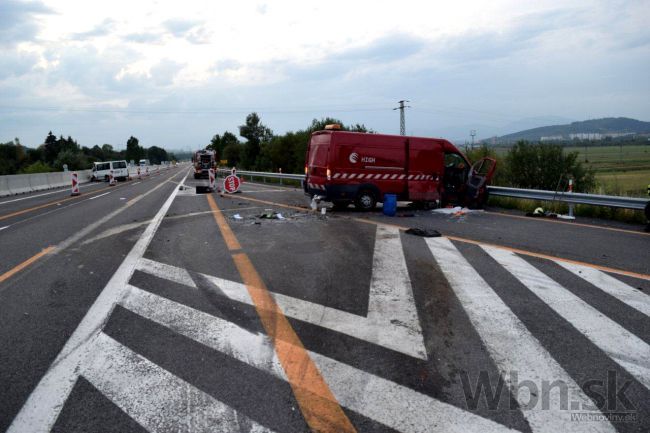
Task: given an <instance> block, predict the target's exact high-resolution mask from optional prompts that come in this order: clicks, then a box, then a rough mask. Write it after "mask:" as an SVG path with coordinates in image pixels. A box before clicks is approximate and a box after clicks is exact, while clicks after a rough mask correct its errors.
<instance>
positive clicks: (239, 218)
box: [232, 213, 244, 220]
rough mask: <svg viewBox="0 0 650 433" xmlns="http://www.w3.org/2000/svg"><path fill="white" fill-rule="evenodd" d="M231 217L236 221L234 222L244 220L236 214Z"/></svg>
mask: <svg viewBox="0 0 650 433" xmlns="http://www.w3.org/2000/svg"><path fill="white" fill-rule="evenodd" d="M232 217H233V218H234V219H236V220H243V219H244V218H242V216H241V215H239V214H238V213H236V214H234V215H233V216H232Z"/></svg>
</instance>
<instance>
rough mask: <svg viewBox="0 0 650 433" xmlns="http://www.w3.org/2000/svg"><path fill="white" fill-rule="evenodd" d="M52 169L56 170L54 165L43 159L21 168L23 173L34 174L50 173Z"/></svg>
mask: <svg viewBox="0 0 650 433" xmlns="http://www.w3.org/2000/svg"><path fill="white" fill-rule="evenodd" d="M51 171H54V169H53V168H52V167H50V166H49V165H47V164H46V163H44V162H43V161H36V162H34V163H33V164H30V165H28V166H27V167H25V168H23V169H22V170H21V173H24V174H34V173H49V172H51Z"/></svg>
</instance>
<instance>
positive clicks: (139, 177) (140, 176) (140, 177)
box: [138, 167, 142, 179]
mask: <svg viewBox="0 0 650 433" xmlns="http://www.w3.org/2000/svg"><path fill="white" fill-rule="evenodd" d="M138 179H142V175H141V174H140V167H138Z"/></svg>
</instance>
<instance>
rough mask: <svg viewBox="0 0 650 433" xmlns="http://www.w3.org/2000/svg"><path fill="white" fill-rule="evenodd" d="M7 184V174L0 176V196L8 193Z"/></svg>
mask: <svg viewBox="0 0 650 433" xmlns="http://www.w3.org/2000/svg"><path fill="white" fill-rule="evenodd" d="M10 194H11V193H10V192H9V184H8V183H7V176H0V197H2V196H5V195H10Z"/></svg>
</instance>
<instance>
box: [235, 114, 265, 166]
mask: <svg viewBox="0 0 650 433" xmlns="http://www.w3.org/2000/svg"><path fill="white" fill-rule="evenodd" d="M239 135H241V136H242V137H244V138H245V139H246V140H247V141H246V143H245V144H244V149H243V152H242V155H241V163H242V165H243V166H244V168H249V169H255V168H258V158H259V156H260V150H261V146H262V143H264V144H266V143H268V142H270V141H271V138H273V131H271V129H270V128H268V127H267V126H265V125H263V124H262V123H261V122H260V117H259V116H258V115H257V113H254V112H253V113H251V114H249V115H248V116H246V123H245V124H244V125H241V126H240V127H239ZM226 159H227V158H226Z"/></svg>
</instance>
